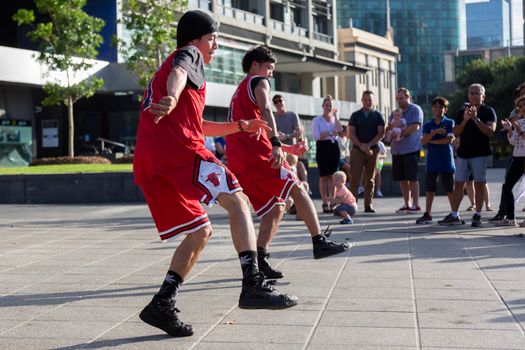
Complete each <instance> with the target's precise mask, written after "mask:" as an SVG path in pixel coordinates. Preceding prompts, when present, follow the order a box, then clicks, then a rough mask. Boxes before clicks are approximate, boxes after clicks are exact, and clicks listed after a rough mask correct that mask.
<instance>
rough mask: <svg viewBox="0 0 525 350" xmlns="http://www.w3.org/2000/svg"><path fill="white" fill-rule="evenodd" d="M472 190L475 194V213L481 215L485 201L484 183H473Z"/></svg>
mask: <svg viewBox="0 0 525 350" xmlns="http://www.w3.org/2000/svg"><path fill="white" fill-rule="evenodd" d="M474 189H475V192H476V213H481V210H483V202H484V199H485V182H477V181H474Z"/></svg>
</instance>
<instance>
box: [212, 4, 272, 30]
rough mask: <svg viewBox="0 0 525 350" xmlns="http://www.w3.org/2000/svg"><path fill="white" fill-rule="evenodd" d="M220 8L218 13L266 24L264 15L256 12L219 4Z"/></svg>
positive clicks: (257, 23)
mask: <svg viewBox="0 0 525 350" xmlns="http://www.w3.org/2000/svg"><path fill="white" fill-rule="evenodd" d="M218 10H219V11H218V13H219V14H220V15H222V16H225V17H230V18H234V19H237V20H240V21H244V22H246V23H248V24H256V25H260V26H264V16H261V15H258V14H256V13H252V12H248V11H243V10H239V9H236V8H233V7H228V6H218Z"/></svg>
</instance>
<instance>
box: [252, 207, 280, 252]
mask: <svg viewBox="0 0 525 350" xmlns="http://www.w3.org/2000/svg"><path fill="white" fill-rule="evenodd" d="M283 215H284V206H282V205H276V206H274V207H273V209H272V210H270V212H269V213H268V214H266V215H265V216H263V217H262V218H261V221H260V222H259V235H258V236H257V248H259V247H260V248H264V249H265V250H268V248H269V246H270V242H271V241H272V240H273V238H274V237H275V234H276V233H277V230H278V229H279V224H280V223H281V220H282V218H283Z"/></svg>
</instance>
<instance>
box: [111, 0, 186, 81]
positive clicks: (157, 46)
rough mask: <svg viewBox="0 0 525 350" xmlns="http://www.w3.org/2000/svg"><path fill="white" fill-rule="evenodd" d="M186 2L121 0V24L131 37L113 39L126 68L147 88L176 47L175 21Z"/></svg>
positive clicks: (182, 0) (183, 0) (172, 0)
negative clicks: (126, 64)
mask: <svg viewBox="0 0 525 350" xmlns="http://www.w3.org/2000/svg"><path fill="white" fill-rule="evenodd" d="M187 4H188V1H187V0H124V1H123V5H122V7H123V18H122V19H121V20H120V22H121V23H123V24H124V25H125V27H126V29H127V30H128V31H129V33H130V38H129V40H122V39H118V38H115V39H114V40H115V41H116V43H117V45H118V47H119V50H120V51H121V52H122V53H123V55H124V57H125V59H126V61H127V63H128V67H129V68H130V69H131V70H132V71H133V72H134V73H135V74H136V75H137V76H138V77H139V82H140V84H141V85H142V86H146V85H147V83H148V81H149V79H150V78H151V76H152V75H153V73H154V72H155V71H156V70H157V68H158V67H159V66H160V64H161V63H162V62H163V60H164V59H165V58H166V57H167V56H168V54H169V53H171V51H173V50H174V49H175V47H176V36H177V28H176V27H175V21H176V19H177V17H176V16H177V14H180V13H181V12H182V11H183V10H184V9H185V8H186V7H187Z"/></svg>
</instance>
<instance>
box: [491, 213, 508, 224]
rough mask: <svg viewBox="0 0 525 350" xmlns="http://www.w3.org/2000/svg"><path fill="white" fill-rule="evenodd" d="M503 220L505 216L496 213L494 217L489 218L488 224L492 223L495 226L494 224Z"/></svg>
mask: <svg viewBox="0 0 525 350" xmlns="http://www.w3.org/2000/svg"><path fill="white" fill-rule="evenodd" d="M503 219H505V215H502V214H500V213H497V214H496V215H494V216H493V217H491V218H490V219H489V222H490V223H492V224H495V223H497V222H498V221H501V220H503Z"/></svg>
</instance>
